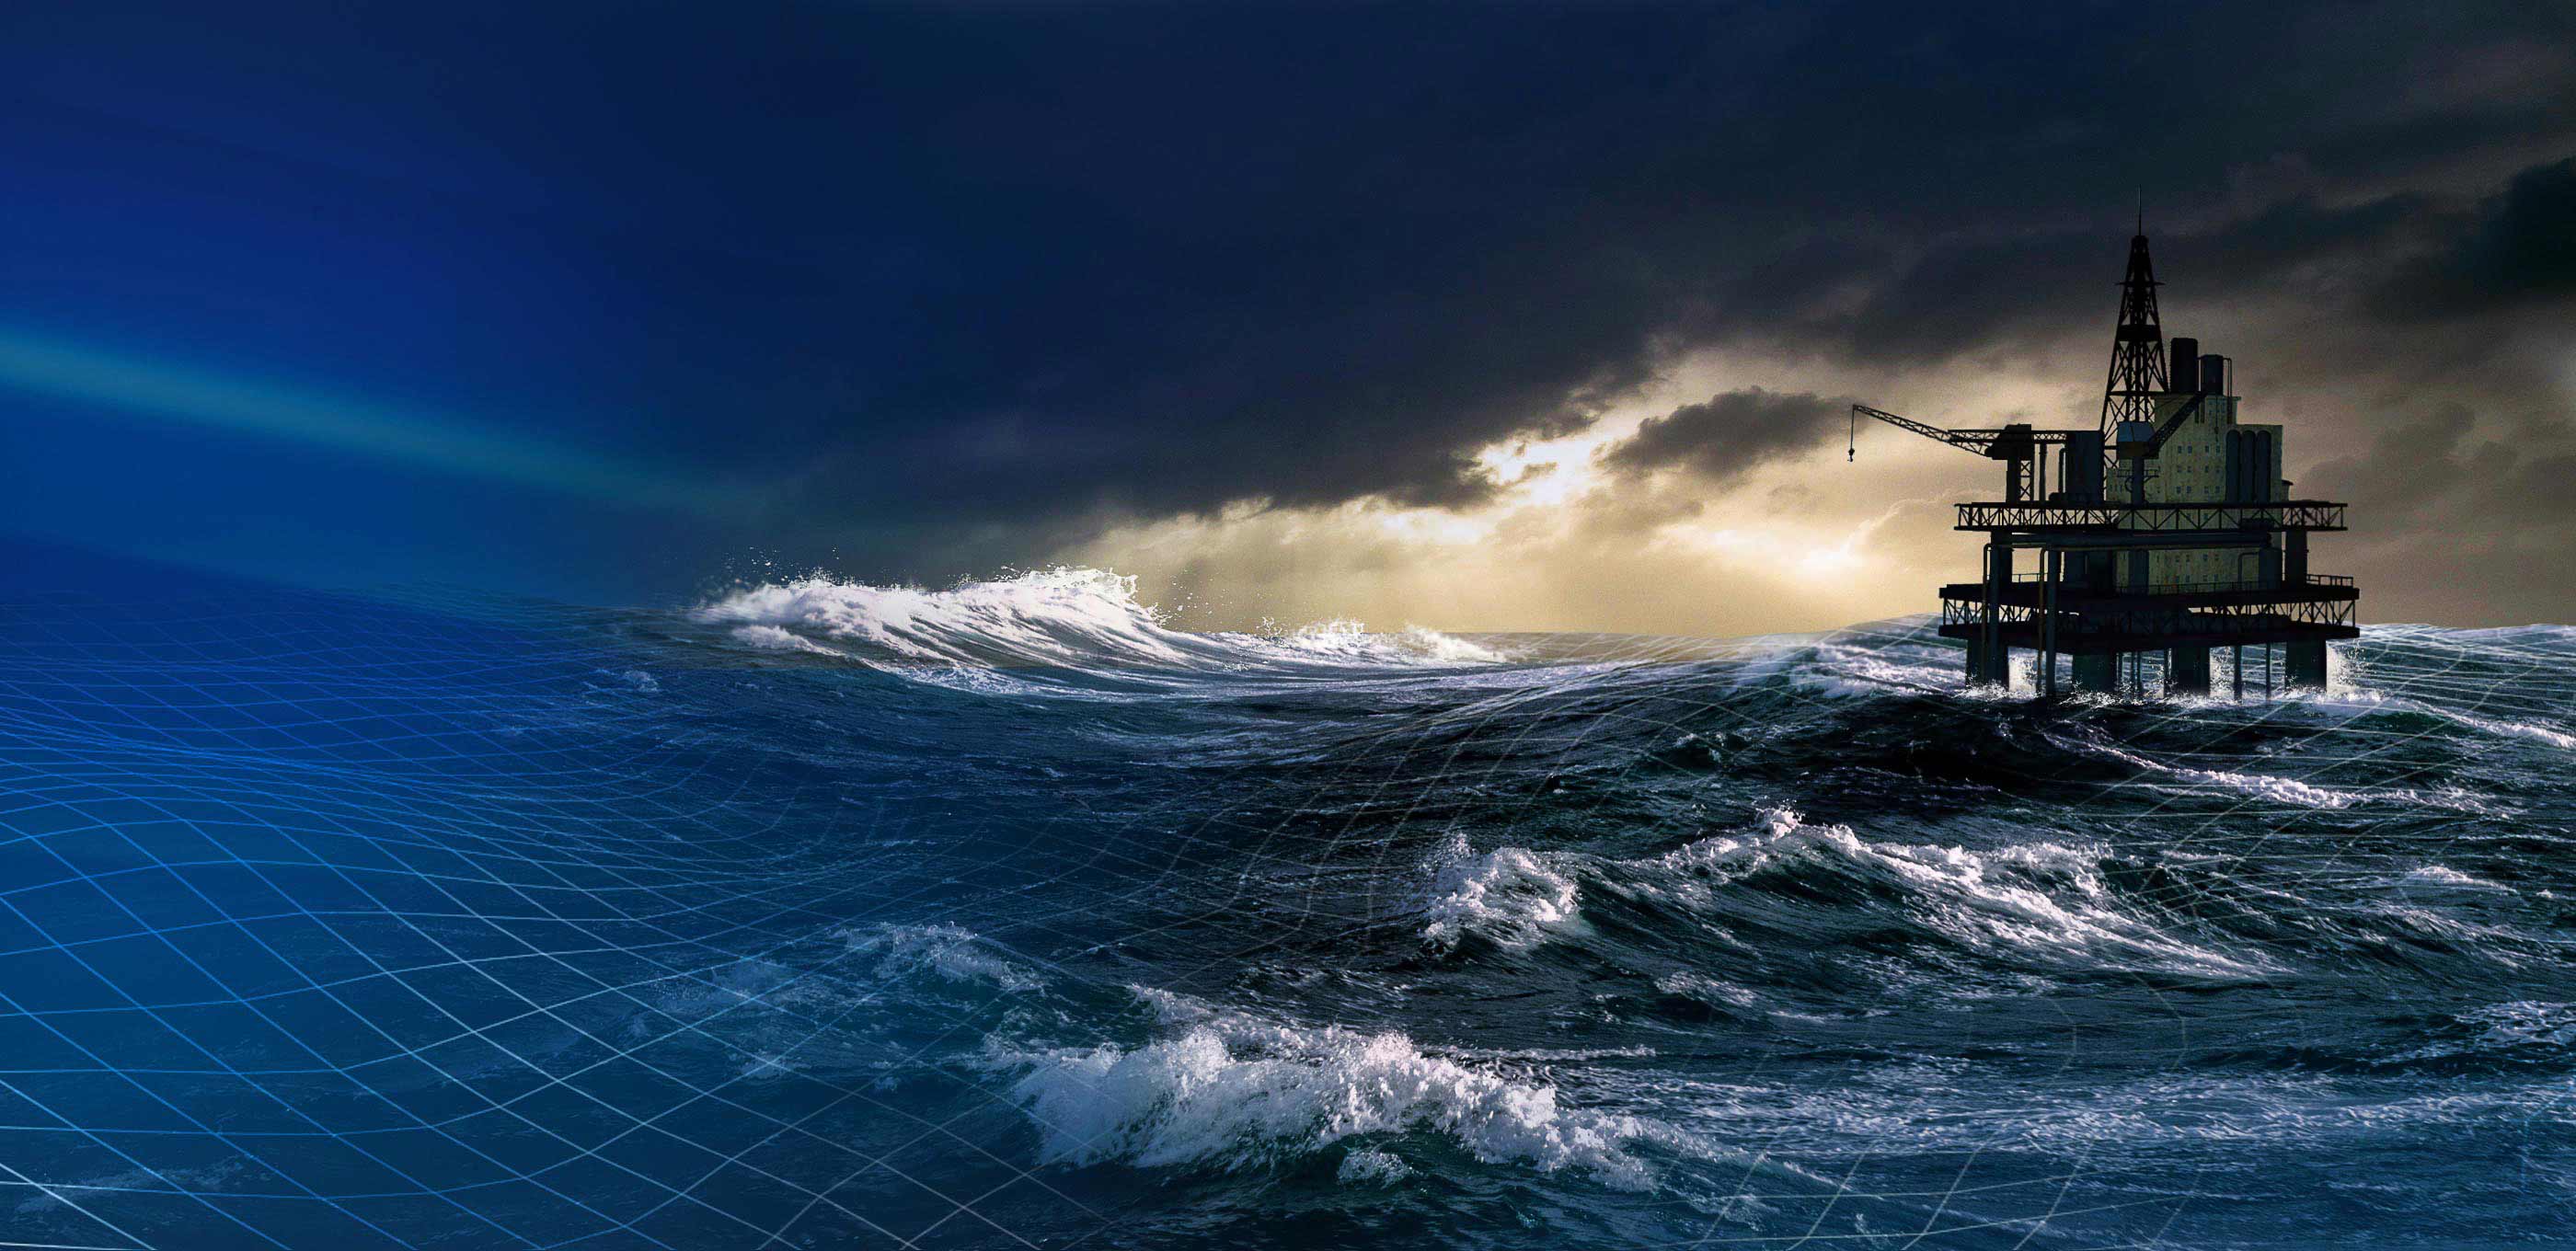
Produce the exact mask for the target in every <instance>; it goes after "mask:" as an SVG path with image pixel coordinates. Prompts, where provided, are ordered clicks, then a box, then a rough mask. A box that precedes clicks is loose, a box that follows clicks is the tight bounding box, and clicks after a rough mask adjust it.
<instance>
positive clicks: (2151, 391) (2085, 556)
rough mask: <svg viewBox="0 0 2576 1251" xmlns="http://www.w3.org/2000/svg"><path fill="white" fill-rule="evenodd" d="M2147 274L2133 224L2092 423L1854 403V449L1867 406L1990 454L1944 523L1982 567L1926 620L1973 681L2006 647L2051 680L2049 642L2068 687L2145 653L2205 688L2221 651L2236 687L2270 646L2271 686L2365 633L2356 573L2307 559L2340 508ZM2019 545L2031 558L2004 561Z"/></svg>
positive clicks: (2264, 666) (2130, 682) (2134, 688)
mask: <svg viewBox="0 0 2576 1251" xmlns="http://www.w3.org/2000/svg"><path fill="white" fill-rule="evenodd" d="M2159 285H2161V284H2159V283H2158V282H2157V281H2156V278H2155V270H2154V267H2153V265H2152V264H2151V263H2150V262H2149V261H2148V258H2147V236H2146V228H2145V225H2144V223H2143V222H2142V223H2141V224H2140V226H2139V231H2138V234H2137V235H2136V237H2134V238H2132V239H2130V240H2129V268H2128V274H2127V276H2126V277H2124V278H2122V279H2121V281H2120V321H2119V327H2118V329H2117V330H2116V331H2115V332H2114V334H2113V338H2112V345H2111V373H2110V378H2109V380H2108V381H2107V382H2106V383H2105V384H2104V385H2103V389H2102V419H2101V421H2100V423H2099V425H2098V426H2097V427H2096V428H2095V429H2091V430H2039V429H2034V428H2032V427H2031V426H2028V425H2006V426H2003V427H2001V428H1999V429H1978V430H1945V429H1942V428H1941V427H1938V426H1933V425H1927V424H1925V423H1923V422H1919V421H1914V420H1911V419H1909V418H1905V417H1899V416H1897V415H1896V414H1894V413H1890V412H1883V411H1881V410H1879V409H1875V408H1871V407H1869V406H1868V405H1865V404H1854V405H1852V420H1851V425H1852V428H1853V442H1852V447H1851V448H1850V449H1849V451H1848V453H1847V454H1848V455H1849V456H1851V458H1852V459H1858V448H1859V444H1858V430H1859V425H1860V419H1861V418H1863V417H1869V418H1873V419H1875V420H1878V421H1883V422H1886V423H1888V424H1889V425H1892V426H1896V427H1898V428H1899V429H1903V430H1910V431H1912V432H1914V433H1916V434H1919V435H1923V436H1925V437H1927V438H1932V439H1937V440H1939V441H1941V442H1943V443H1947V444H1949V445H1951V446H1952V447H1957V448H1961V449H1964V450H1967V451H1971V452H1975V453H1977V454H1979V455H1982V456H1984V457H1986V458H1987V459H1989V460H1995V461H2001V462H2003V466H2004V498H2003V499H2001V500H1999V501H1995V502H1991V503H1977V504H1961V505H1959V506H1958V508H1959V521H1958V525H1957V527H1956V528H1957V529H1960V530H1967V531H1971V532H1976V533H1982V534H1984V535H1985V536H1986V542H1985V561H1984V575H1983V577H1982V578H1981V579H1980V580H1979V581H1976V582H1968V583H1953V584H1951V585H1948V586H1944V587H1942V588H1941V634H1942V636H1943V637H1945V638H1954V639H1959V640H1961V641H1963V642H1965V643H1966V644H1967V649H1968V682H1969V684H1970V685H1972V686H1974V685H1982V686H2004V687H2009V686H2010V685H2011V683H2012V649H2013V648H2016V647H2019V648H2026V649H2029V650H2030V651H2032V652H2034V653H2036V659H2037V664H2036V665H2035V673H2034V676H2035V679H2036V681H2035V685H2036V686H2037V687H2038V690H2039V693H2041V694H2043V695H2055V694H2057V693H2058V692H2059V690H2060V689H2062V688H2061V687H2060V685H2059V681H2058V663H2057V658H2058V657H2059V656H2066V657H2068V658H2070V659H2069V666H2068V667H2069V668H2070V670H2071V674H2070V676H2071V677H2072V679H2073V684H2072V685H2073V689H2075V690H2078V691H2097V692H2106V693H2121V692H2127V693H2132V694H2139V695H2143V694H2145V693H2146V690H2147V667H2148V666H2147V663H2146V661H2147V657H2148V656H2149V655H2150V654H2151V653H2162V664H2161V665H2160V666H2158V667H2159V668H2160V669H2161V672H2162V675H2163V687H2164V692H2165V693H2166V694H2168V695H2207V694H2209V693H2210V675H2211V665H2210V654H2211V650H2212V649H2213V648H2225V649H2227V651H2228V653H2229V655H2230V658H2231V662H2232V663H2231V665H2230V670H2231V680H2230V687H2231V689H2232V691H2233V693H2234V695H2235V697H2236V698H2238V699H2242V698H2244V697H2245V688H2246V683H2247V679H2248V678H2249V677H2251V676H2255V675H2256V673H2257V672H2258V670H2259V682H2260V686H2259V689H2260V690H2261V692H2262V693H2264V694H2266V695H2268V694H2270V693H2271V691H2272V690H2273V689H2274V681H2273V674H2274V672H2275V669H2274V660H2275V652H2276V649H2277V651H2278V653H2279V656H2278V659H2279V660H2280V662H2281V664H2280V666H2279V671H2280V677H2281V685H2283V686H2286V687H2288V688H2291V689H2297V688H2322V687H2323V686H2325V684H2326V658H2327V651H2326V644H2327V643H2329V642H2331V641H2334V640H2337V639H2353V638H2359V637H2361V630H2360V628H2359V627H2358V626H2356V625H2354V624H2353V616H2354V610H2355V607H2356V605H2357V603H2358V601H2359V599H2360V591H2359V590H2358V589H2357V588H2355V587H2354V586H2353V582H2352V579H2350V578H2346V577H2334V576H2331V575H2325V574H2318V573H2312V572H2310V571H2309V569H2308V536H2309V535H2311V534H2314V533H2317V532H2319V531H2338V530H2342V529H2344V506H2343V505H2342V504H2339V503H2332V502H2329V501H2325V500H2302V499H2294V498H2292V497H2291V494H2290V483H2289V480H2288V479H2285V478H2283V477H2282V476H2281V428H2280V427H2279V426H2277V425H2248V424H2245V423H2243V422H2240V421H2238V420H2237V415H2238V414H2237V406H2238V404H2239V403H2240V402H2241V398H2240V397H2239V396H2238V395H2237V394H2236V392H2235V381H2236V378H2235V371H2234V369H2233V362H2231V361H2230V360H2229V359H2228V358H2227V357H2225V356H2220V355H2216V354H2203V353H2202V352H2201V350H2200V344H2199V342H2198V341H2197V340H2194V339H2189V338H2176V339H2174V340H2173V341H2172V342H2171V344H2170V345H2168V344H2167V342H2166V340H2165V337H2164V328H2163V326H2162V325H2161V324H2160V323H2159V322H2158V320H2157V314H2156V288H2157V287H2158V286H2159ZM2052 459H2053V460H2055V461H2056V462H2057V473H2056V482H2055V483H2054V484H2053V485H2052V484H2051V483H2050V481H2049V461H2051V460H2052ZM2025 551H2027V552H2031V553H2034V554H2035V557H2036V561H2035V563H2036V564H2037V568H2036V569H2033V570H2031V571H2029V572H2020V571H2017V570H2016V568H2015V566H2016V564H2017V563H2018V554H2019V553H2021V552H2025ZM2249 651H2251V652H2253V653H2255V657H2254V660H2253V662H2252V663H2249V661H2248V652H2249ZM2124 662H2125V664H2124Z"/></svg>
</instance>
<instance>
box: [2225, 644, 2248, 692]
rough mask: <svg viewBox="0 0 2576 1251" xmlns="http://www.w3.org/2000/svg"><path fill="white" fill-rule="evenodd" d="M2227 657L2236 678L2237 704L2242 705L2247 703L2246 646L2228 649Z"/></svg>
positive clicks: (2241, 645) (2229, 667) (2229, 666)
mask: <svg viewBox="0 0 2576 1251" xmlns="http://www.w3.org/2000/svg"><path fill="white" fill-rule="evenodd" d="M2227 655H2228V662H2227V667H2228V669H2229V671H2231V672H2232V673H2234V674H2235V676H2236V702H2237V703H2240V704H2241V703H2244V702H2245V645H2244V644H2242V643H2239V644H2237V645H2236V646H2234V647H2231V648H2228V649H2227Z"/></svg>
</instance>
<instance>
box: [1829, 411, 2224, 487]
mask: <svg viewBox="0 0 2576 1251" xmlns="http://www.w3.org/2000/svg"><path fill="white" fill-rule="evenodd" d="M2207 398H2209V392H2208V391H2206V390H2201V391H2195V392H2193V393H2192V397H2191V398H2190V399H2189V400H2187V401H2184V402H2183V403H2182V404H2181V405H2180V406H2179V407H2177V408H2175V409H2174V411H2173V412H2171V413H2169V414H2167V415H2166V416H2165V418H2164V420H2163V421H2160V422H2158V423H2156V425H2155V427H2154V428H2153V429H2148V428H2147V427H2146V423H2144V422H2123V423H2121V424H2120V427H2119V429H2118V431H2117V432H2116V433H2118V434H2119V436H2120V439H2119V442H2118V444H2117V448H2116V452H2115V454H2116V456H2117V457H2118V459H2120V460H2121V461H2124V462H2127V464H2128V466H2129V494H2130V498H2131V500H2132V501H2133V502H2143V501H2144V499H2145V496H2146V476H2147V462H2148V461H2151V460H2154V459H2155V458H2156V455H2157V454H2158V453H2160V452H2162V451H2164V447H2165V443H2166V442H2167V441H2169V440H2171V439H2172V438H2173V436H2174V432H2175V431H2178V430H2180V429H2182V426H2183V423H2184V422H2187V421H2189V420H2191V415H2192V414H2193V413H2196V412H2199V411H2200V404H2201V401H2202V400H2205V399H2207ZM1863 417H1869V418H1874V419H1876V420H1879V421H1883V422H1886V423H1887V424H1889V425H1891V426H1894V427H1896V428H1897V429H1899V430H1908V431H1912V432H1913V433H1915V434H1919V435H1922V436H1923V437H1924V438H1927V439H1932V440H1934V441H1936V442H1941V443H1947V444H1949V445H1950V446H1952V447H1955V448H1958V449H1960V450H1962V451H1968V452H1974V453H1976V454H1978V455H1980V456H1983V457H1985V458H1986V459H1988V460H1999V461H2002V462H2004V499H2005V501H2006V502H2008V503H2021V502H2023V501H2026V500H2039V499H2043V498H2046V497H2047V495H2048V469H2047V462H2046V461H2045V460H2044V459H2043V458H2042V457H2041V455H2040V451H2039V449H2040V448H2041V447H2043V446H2049V447H2059V448H2062V449H2064V451H2063V453H2062V454H2061V455H2062V457H2063V462H2062V464H2061V465H2060V468H2059V476H2060V477H2061V478H2062V479H2064V480H2065V482H2066V484H2067V486H2068V487H2070V488H2072V489H2073V491H2074V493H2075V494H2076V495H2077V496H2078V498H2083V499H2091V500H2099V499H2100V498H2101V490H2102V488H2101V481H2102V479H2101V470H2100V464H2101V457H2102V434H2101V432H2100V431H2098V430H2041V429H2037V428H2035V427H2032V426H2030V425H2028V424H2026V423H2019V422H2016V423H2013V424H2010V425H2006V426H2003V427H2001V428H1997V429H1967V430H1950V429H1945V428H1943V427H1940V426H1935V425H1932V424H1930V423H1929V422H1921V421H1916V420H1914V419H1913V418H1911V417H1901V416H1898V415H1897V414H1895V413H1891V412H1888V411H1886V410H1885V409H1878V408H1871V407H1870V406H1869V405H1867V404H1854V405H1852V406H1851V430H1850V432H1849V434H1848V435H1847V439H1848V445H1847V446H1846V447H1845V448H1844V450H1843V458H1844V459H1845V460H1846V461H1854V460H1858V459H1860V419H1861V418H1863ZM2088 466H2089V469H2088Z"/></svg>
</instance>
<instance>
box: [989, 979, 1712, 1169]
mask: <svg viewBox="0 0 2576 1251" xmlns="http://www.w3.org/2000/svg"><path fill="white" fill-rule="evenodd" d="M999 1059H1000V1061H1001V1062H1002V1063H1004V1064H1005V1065H1008V1066H1012V1067H1016V1068H1019V1069H1021V1070H1024V1071H1023V1073H1022V1075H1021V1076H1020V1077H1019V1078H1018V1080H1017V1081H1016V1082H1015V1083H1014V1085H1013V1086H1012V1088H1011V1093H1012V1095H1013V1097H1014V1098H1016V1099H1018V1100H1019V1101H1020V1102H1021V1103H1022V1104H1023V1105H1025V1106H1026V1107H1027V1109H1028V1113H1029V1116H1030V1118H1031V1119H1032V1120H1033V1121H1035V1122H1036V1123H1037V1124H1038V1125H1039V1126H1041V1127H1042V1130H1043V1133H1044V1136H1045V1145H1044V1147H1043V1155H1044V1157H1045V1158H1046V1159H1047V1160H1049V1161H1051V1162H1064V1163H1076V1164H1097V1163H1103V1162H1119V1163H1126V1164H1132V1165H1137V1166H1142V1167H1155V1166H1194V1167H1202V1168H1212V1169H1217V1170H1221V1171H1226V1172H1233V1171H1239V1170H1243V1169H1250V1168H1278V1167H1283V1166H1289V1165H1293V1164H1295V1163H1297V1162H1299V1161H1301V1160H1303V1159H1306V1158H1308V1157H1312V1156H1315V1155H1317V1154H1319V1153H1322V1152H1326V1151H1328V1150H1331V1149H1334V1148H1336V1147H1339V1146H1341V1145H1342V1144H1344V1143H1353V1144H1357V1145H1355V1146H1354V1147H1353V1148H1352V1149H1351V1150H1349V1151H1348V1152H1347V1153H1346V1154H1344V1155H1343V1156H1342V1157H1341V1163H1340V1168H1339V1172H1338V1174H1337V1175H1338V1176H1339V1177H1340V1179H1341V1180H1342V1181H1344V1182H1346V1183H1347V1182H1365V1183H1371V1184H1383V1183H1385V1182H1387V1181H1391V1180H1394V1179H1395V1178H1398V1177H1401V1176H1403V1175H1404V1174H1405V1173H1406V1172H1408V1171H1410V1166H1408V1165H1406V1164H1405V1163H1404V1161H1403V1159H1402V1158H1401V1156H1400V1155H1399V1154H1398V1149H1399V1146H1400V1144H1401V1143H1402V1142H1403V1141H1404V1140H1405V1139H1406V1138H1407V1137H1408V1136H1414V1135H1432V1136H1436V1137H1438V1138H1440V1139H1443V1140H1445V1141H1447V1142H1449V1143H1451V1144H1453V1145H1454V1146H1455V1147H1456V1148H1458V1149H1460V1150H1463V1151H1464V1152H1465V1153H1466V1154H1468V1155H1469V1156H1472V1157H1473V1158H1475V1159H1476V1160H1479V1161H1482V1162H1484V1163H1487V1164H1518V1165H1524V1166H1527V1167H1529V1168H1532V1169H1535V1170H1537V1171H1538V1172H1540V1173H1554V1172H1559V1171H1567V1170H1570V1171H1575V1172H1580V1173H1583V1174H1586V1175H1589V1176H1591V1177H1592V1178H1594V1179H1596V1180H1598V1181H1599V1182H1601V1183H1603V1184H1605V1185H1608V1186H1611V1187H1614V1188H1618V1189H1626V1190H1645V1189H1651V1188H1652V1187H1653V1185H1654V1170H1653V1168H1652V1166H1651V1165H1650V1164H1649V1163H1648V1161H1647V1160H1646V1159H1645V1158H1644V1157H1643V1155H1641V1154H1640V1152H1641V1149H1644V1148H1647V1147H1653V1148H1656V1149H1660V1150H1661V1151H1664V1152H1666V1153H1674V1154H1681V1155H1702V1156H1705V1155H1706V1154H1708V1152H1707V1151H1706V1150H1705V1149H1704V1148H1702V1147H1701V1146H1700V1145H1699V1144H1698V1143H1696V1142H1695V1141H1694V1140H1692V1139H1690V1138H1689V1137H1688V1136H1686V1135H1684V1134H1682V1133H1680V1132H1679V1131H1677V1130H1675V1129H1673V1128H1672V1127H1671V1126H1669V1125H1666V1124H1663V1123H1661V1122H1659V1121H1654V1120H1650V1119H1646V1118H1642V1117H1636V1116H1628V1115H1621V1114H1616V1113H1609V1112H1601V1111H1594V1110H1589V1109H1583V1108H1574V1107H1567V1106H1565V1105H1564V1104H1562V1103H1561V1102H1560V1101H1559V1095H1558V1092H1557V1089H1556V1088H1555V1087H1554V1086H1552V1085H1549V1084H1547V1083H1544V1082H1536V1081H1529V1080H1518V1079H1514V1078H1512V1077H1508V1076H1505V1075H1503V1074H1500V1073H1497V1072H1495V1071H1493V1070H1491V1069H1488V1068H1485V1067H1482V1066H1475V1065H1468V1064H1462V1063H1460V1062H1458V1061H1456V1060H1453V1059H1448V1058H1444V1057H1440V1056H1434V1055H1426V1054H1424V1053H1423V1051H1422V1050H1421V1048H1420V1047H1418V1046H1417V1045H1415V1043H1414V1041H1413V1040H1412V1039H1411V1038H1408V1037H1406V1036H1405V1035H1404V1034H1403V1033H1401V1032H1397V1031H1392V1030H1389V1031H1380V1032H1375V1033H1369V1032H1362V1031H1358V1030H1351V1029H1345V1028H1342V1027H1340V1026H1329V1025H1328V1026H1320V1027H1311V1028H1310V1027H1301V1026H1295V1025H1287V1024H1280V1023H1276V1022H1270V1021H1264V1020H1261V1019H1258V1018H1255V1017H1252V1016H1249V1015H1246V1014H1241V1013H1225V1012H1201V1013H1199V1014H1197V1019H1196V1020H1194V1021H1193V1022H1192V1023H1190V1024H1187V1025H1186V1026H1184V1027H1183V1028H1182V1030H1181V1032H1180V1033H1178V1034H1177V1035H1176V1036H1174V1037H1171V1038H1166V1039H1162V1040H1159V1041H1154V1042H1147V1043H1143V1044H1140V1045H1137V1046H1133V1047H1119V1046H1114V1045H1101V1046H1095V1047H1080V1048H1058V1049H1052V1050H1046V1051H1039V1052H1034V1053H1016V1054H1015V1053H1008V1052H1005V1053H1004V1054H1002V1055H1001V1056H1000V1057H999Z"/></svg>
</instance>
